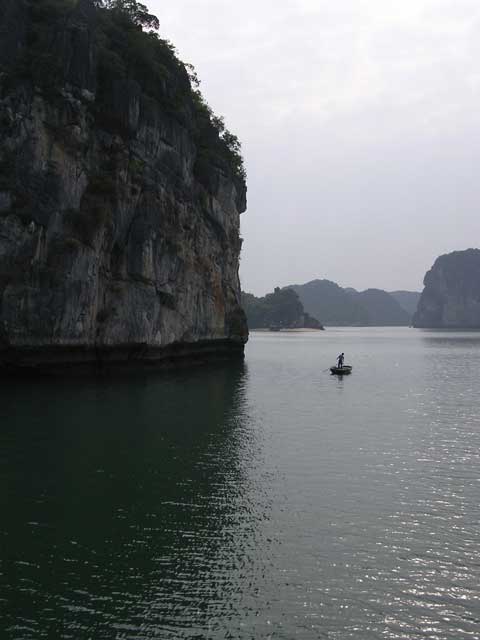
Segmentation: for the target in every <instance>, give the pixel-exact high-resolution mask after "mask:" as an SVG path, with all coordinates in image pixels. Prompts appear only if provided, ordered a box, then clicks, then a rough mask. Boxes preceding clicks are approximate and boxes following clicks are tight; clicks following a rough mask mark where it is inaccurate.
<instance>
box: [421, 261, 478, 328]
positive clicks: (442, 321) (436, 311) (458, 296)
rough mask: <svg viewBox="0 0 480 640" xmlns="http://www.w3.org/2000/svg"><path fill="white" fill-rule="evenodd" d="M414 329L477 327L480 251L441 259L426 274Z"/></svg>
mask: <svg viewBox="0 0 480 640" xmlns="http://www.w3.org/2000/svg"><path fill="white" fill-rule="evenodd" d="M423 283H424V285H425V288H424V290H423V293H422V296H421V298H420V301H419V303H418V309H417V312H416V314H415V315H414V317H413V325H414V326H415V327H425V328H427V327H429V328H480V250H479V249H467V250H466V251H454V252H453V253H449V254H446V255H443V256H440V257H439V258H437V260H436V261H435V263H434V265H433V267H432V268H431V269H430V271H428V272H427V274H426V275H425V279H424V281H423Z"/></svg>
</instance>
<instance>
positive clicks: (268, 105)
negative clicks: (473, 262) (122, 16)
mask: <svg viewBox="0 0 480 640" xmlns="http://www.w3.org/2000/svg"><path fill="white" fill-rule="evenodd" d="M147 4H148V6H149V8H150V10H151V11H152V12H153V13H155V14H156V15H157V16H158V17H159V19H160V24H161V35H162V37H165V38H168V39H169V40H171V41H172V42H173V44H174V45H175V46H176V48H177V52H178V55H179V57H180V58H181V59H182V60H183V61H184V62H190V63H192V64H193V65H194V66H195V68H196V70H197V74H198V76H199V78H200V80H201V83H202V84H201V90H202V92H203V94H204V96H205V98H206V100H207V101H208V102H209V104H210V105H211V106H212V108H213V110H214V111H215V112H216V113H217V114H219V115H223V116H224V117H225V120H226V124H227V127H228V128H229V129H230V130H231V131H232V132H234V133H235V134H237V135H238V136H239V138H240V140H241V142H242V146H243V154H244V157H245V164H246V168H247V172H248V209H247V212H246V213H244V214H242V217H241V233H242V237H243V238H244V245H243V252H242V257H241V264H240V276H241V281H242V288H243V289H244V290H245V291H250V292H253V293H255V294H257V295H263V294H265V293H266V292H268V291H272V290H273V288H274V287H275V286H284V285H288V284H297V283H298V284H300V283H303V282H307V281H309V280H313V279H315V278H327V279H329V280H333V281H335V282H338V284H340V285H341V286H350V287H355V288H356V289H359V290H363V289H366V288H369V287H377V288H381V289H386V290H389V291H391V290H395V289H408V290H421V289H422V281H423V277H424V275H425V272H426V271H427V270H428V269H429V268H430V267H431V265H432V264H433V262H434V260H435V258H436V257H437V256H438V255H441V254H443V253H447V252H450V251H454V250H461V249H466V248H469V247H479V246H480V215H479V205H480V179H479V175H478V174H479V167H480V3H479V2H478V0H335V1H334V0H329V1H328V2H327V1H324V0H242V1H241V2H239V1H238V0H235V1H231V0H150V2H147Z"/></svg>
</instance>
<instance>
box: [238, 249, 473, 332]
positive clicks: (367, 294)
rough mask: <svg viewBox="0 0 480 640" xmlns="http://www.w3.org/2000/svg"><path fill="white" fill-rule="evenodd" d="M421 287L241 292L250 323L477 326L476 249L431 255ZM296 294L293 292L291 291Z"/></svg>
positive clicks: (326, 286)
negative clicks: (257, 294)
mask: <svg viewBox="0 0 480 640" xmlns="http://www.w3.org/2000/svg"><path fill="white" fill-rule="evenodd" d="M424 286H425V288H424V290H423V292H422V293H419V292H416V291H403V290H399V291H391V292H387V291H383V290H381V289H366V290H365V291H357V290H356V289H352V288H351V287H348V288H342V287H340V286H339V285H338V284H337V283H335V282H332V281H331V280H325V279H324V280H320V279H317V280H311V281H310V282H307V283H305V284H293V285H289V286H287V287H283V288H281V289H280V288H278V287H277V288H276V289H275V291H274V292H273V293H271V294H268V295H266V296H265V297H263V298H256V297H255V296H253V295H252V294H247V293H242V304H243V306H244V309H245V311H246V314H247V318H248V322H249V326H250V327H251V328H252V329H254V328H259V327H273V328H274V327H277V326H281V327H285V328H286V327H301V326H303V327H310V326H313V327H314V328H320V327H322V326H325V327H328V326H359V327H360V326H377V327H381V326H391V327H394V326H413V327H416V328H446V329H448V328H450V329H478V328H480V249H466V250H463V251H453V252H452V253H449V254H445V255H442V256H440V257H439V258H437V259H436V261H435V263H434V265H433V266H432V268H431V269H430V270H429V271H428V272H427V274H426V275H425V278H424ZM294 294H295V295H294Z"/></svg>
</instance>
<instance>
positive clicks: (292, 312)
mask: <svg viewBox="0 0 480 640" xmlns="http://www.w3.org/2000/svg"><path fill="white" fill-rule="evenodd" d="M242 306H243V309H244V311H245V313H246V316H247V320H248V326H249V328H250V329H263V328H268V327H275V328H278V329H280V328H284V329H287V328H297V327H298V328H303V327H305V328H312V329H322V328H323V327H322V326H321V324H320V322H319V321H318V320H317V319H316V318H313V317H312V316H310V315H309V314H308V313H306V312H305V310H304V308H303V305H302V303H301V302H300V299H299V297H298V295H297V294H296V293H295V291H293V289H280V288H279V287H276V289H275V290H274V292H273V293H268V294H267V295H266V296H265V297H263V298H257V297H256V296H254V295H253V294H251V293H244V292H242Z"/></svg>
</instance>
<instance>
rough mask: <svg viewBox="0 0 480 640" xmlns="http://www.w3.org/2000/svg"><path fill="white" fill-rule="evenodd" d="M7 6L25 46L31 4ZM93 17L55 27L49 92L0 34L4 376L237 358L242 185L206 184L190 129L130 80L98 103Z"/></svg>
mask: <svg viewBox="0 0 480 640" xmlns="http://www.w3.org/2000/svg"><path fill="white" fill-rule="evenodd" d="M4 5H5V6H4V9H5V11H7V12H8V11H10V14H11V16H12V17H11V21H12V25H13V24H15V28H16V34H17V35H16V39H15V47H14V49H15V51H21V49H22V46H23V41H22V38H23V37H24V34H25V32H26V31H27V30H28V24H25V20H26V19H27V18H26V17H25V7H24V4H23V3H22V2H20V1H17V0H16V1H15V2H6V3H4ZM13 14H15V20H14V17H13ZM96 21H97V17H96V12H95V9H94V7H93V4H92V3H91V2H90V0H82V1H81V2H79V3H78V4H77V7H76V9H75V10H74V11H73V12H72V14H71V15H70V16H69V19H68V20H67V21H65V23H64V24H63V26H62V28H61V29H59V28H57V31H55V33H54V37H53V38H52V43H53V44H52V47H53V52H54V55H55V57H56V58H58V60H60V61H61V64H62V67H63V70H62V74H63V79H62V86H61V87H55V88H52V89H50V90H46V89H45V88H44V87H39V86H38V85H36V84H35V83H34V82H33V81H32V79H31V78H23V79H21V80H19V79H18V77H17V76H16V68H15V67H14V62H13V58H11V59H9V63H8V65H10V67H9V66H8V65H7V63H6V61H5V58H4V57H3V58H2V57H1V56H2V54H3V51H4V50H6V48H7V44H8V47H10V48H11V46H12V44H11V42H10V40H9V42H8V43H6V42H5V37H6V35H5V34H4V33H1V34H0V64H1V69H2V72H1V74H0V366H6V365H12V364H13V365H35V364H40V363H56V362H65V363H69V362H77V361H78V362H93V361H95V362H98V361H99V360H112V361H129V360H131V359H143V360H149V361H156V360H161V359H163V358H164V357H166V356H168V357H171V356H172V355H175V354H179V355H188V354H189V353H191V352H192V353H193V352H195V351H199V350H203V351H206V352H209V353H210V352H215V351H216V350H217V351H218V350H221V351H225V352H230V351H231V352H232V353H242V352H243V345H244V343H245V342H246V340H247V337H248V331H247V326H246V320H245V316H244V314H243V312H242V310H241V306H240V284H239V278H238V264H239V254H240V249H241V240H240V237H239V215H240V213H241V212H242V211H244V210H245V206H246V198H245V194H246V188H245V184H244V181H243V180H240V179H238V177H235V176H232V175H231V173H229V171H228V170H226V168H225V167H223V166H218V164H217V165H215V164H213V163H212V164H210V165H208V166H207V175H208V182H207V181H206V180H201V179H199V177H198V175H197V173H196V162H197V157H198V149H197V146H196V140H195V136H194V135H193V134H192V131H191V130H189V128H188V127H187V126H185V125H182V124H181V123H180V122H179V121H178V119H177V118H176V117H175V115H174V114H173V115H172V114H171V113H169V112H167V111H166V110H164V109H162V106H161V105H159V104H158V103H155V101H154V100H152V99H151V98H150V97H149V96H147V95H145V94H144V92H143V91H142V89H141V87H140V86H139V85H137V84H136V83H135V82H134V81H131V80H130V81H128V82H127V81H125V82H124V83H123V85H122V86H118V85H115V83H113V84H112V86H111V87H109V88H108V89H107V90H106V89H104V95H103V98H102V100H103V102H102V105H100V104H99V101H98V93H97V92H98V87H97V77H98V69H97V50H96V44H95V43H96V39H95V30H96V28H97V24H96ZM7 35H8V38H9V39H10V38H11V34H10V33H9V34H7ZM10 50H11V49H10ZM178 73H179V77H178V78H176V79H175V81H176V82H183V83H187V82H188V79H187V77H186V74H184V75H182V74H181V71H179V72H178ZM166 90H168V87H167V89H166ZM108 102H110V103H111V105H112V108H113V110H114V113H115V116H116V118H117V121H118V123H120V124H119V125H118V126H117V127H113V126H110V124H111V123H109V122H105V113H104V112H103V109H104V105H105V104H106V103H108ZM183 109H184V114H185V118H186V119H187V121H188V118H193V115H192V112H191V109H190V107H189V104H188V102H187V104H186V106H184V107H183ZM116 124H117V123H116ZM192 128H193V125H192Z"/></svg>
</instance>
